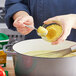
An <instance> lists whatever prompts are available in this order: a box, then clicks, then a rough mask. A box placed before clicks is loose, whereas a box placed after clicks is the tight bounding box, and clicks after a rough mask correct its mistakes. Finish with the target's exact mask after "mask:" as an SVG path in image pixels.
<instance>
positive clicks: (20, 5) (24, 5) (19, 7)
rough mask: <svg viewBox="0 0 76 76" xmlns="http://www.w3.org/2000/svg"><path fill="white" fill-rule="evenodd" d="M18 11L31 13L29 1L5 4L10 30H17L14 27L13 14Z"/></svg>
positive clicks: (7, 0) (6, 20) (9, 0)
mask: <svg viewBox="0 0 76 76" xmlns="http://www.w3.org/2000/svg"><path fill="white" fill-rule="evenodd" d="M18 11H26V12H27V13H28V14H30V13H29V7H28V0H6V2H5V13H6V14H5V22H6V24H7V26H8V28H9V29H12V30H16V28H15V27H13V21H14V20H13V18H12V16H13V14H15V13H16V12H18Z"/></svg>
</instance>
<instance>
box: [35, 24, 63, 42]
mask: <svg viewBox="0 0 76 76" xmlns="http://www.w3.org/2000/svg"><path fill="white" fill-rule="evenodd" d="M37 32H38V33H39V35H40V36H41V37H42V38H43V39H44V40H46V41H49V42H53V41H56V40H57V39H58V38H59V37H60V36H61V35H62V32H63V31H62V26H60V25H58V24H52V25H49V26H47V27H46V28H44V27H43V26H40V27H39V28H38V30H37Z"/></svg>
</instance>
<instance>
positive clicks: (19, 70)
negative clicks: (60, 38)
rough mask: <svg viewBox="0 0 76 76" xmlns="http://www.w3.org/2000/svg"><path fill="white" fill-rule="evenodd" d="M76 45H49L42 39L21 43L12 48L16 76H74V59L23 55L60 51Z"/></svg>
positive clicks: (72, 43)
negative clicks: (42, 51)
mask: <svg viewBox="0 0 76 76" xmlns="http://www.w3.org/2000/svg"><path fill="white" fill-rule="evenodd" d="M74 44H76V43H75V42H70V41H64V42H63V43H61V44H58V45H51V44H50V43H48V42H46V41H44V40H42V39H31V40H25V41H21V42H19V43H16V44H15V45H14V46H13V49H14V50H15V52H16V63H15V71H16V74H17V76H76V57H67V58H40V57H33V56H27V55H24V53H25V52H28V51H38V50H60V49H65V48H68V47H70V46H72V45H74Z"/></svg>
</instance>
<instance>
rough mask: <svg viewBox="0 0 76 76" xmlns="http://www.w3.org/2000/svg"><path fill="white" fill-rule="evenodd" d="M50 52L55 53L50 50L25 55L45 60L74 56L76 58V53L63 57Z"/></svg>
mask: <svg viewBox="0 0 76 76" xmlns="http://www.w3.org/2000/svg"><path fill="white" fill-rule="evenodd" d="M49 52H53V51H50V50H45V51H43V50H42V51H30V52H26V53H24V54H25V55H29V56H35V57H43V58H58V57H72V56H76V52H74V53H70V54H67V55H65V56H62V55H61V54H51V53H49Z"/></svg>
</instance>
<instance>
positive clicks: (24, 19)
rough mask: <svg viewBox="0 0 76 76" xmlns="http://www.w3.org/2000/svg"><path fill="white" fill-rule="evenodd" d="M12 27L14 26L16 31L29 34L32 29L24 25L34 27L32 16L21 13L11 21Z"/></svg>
mask: <svg viewBox="0 0 76 76" xmlns="http://www.w3.org/2000/svg"><path fill="white" fill-rule="evenodd" d="M13 25H14V27H16V29H17V31H18V32H19V33H21V34H23V35H27V34H29V33H30V32H31V31H32V30H33V29H31V28H28V27H25V26H24V25H28V26H32V27H34V21H33V17H32V16H29V15H22V16H20V17H17V18H16V19H15V21H14V23H13Z"/></svg>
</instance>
